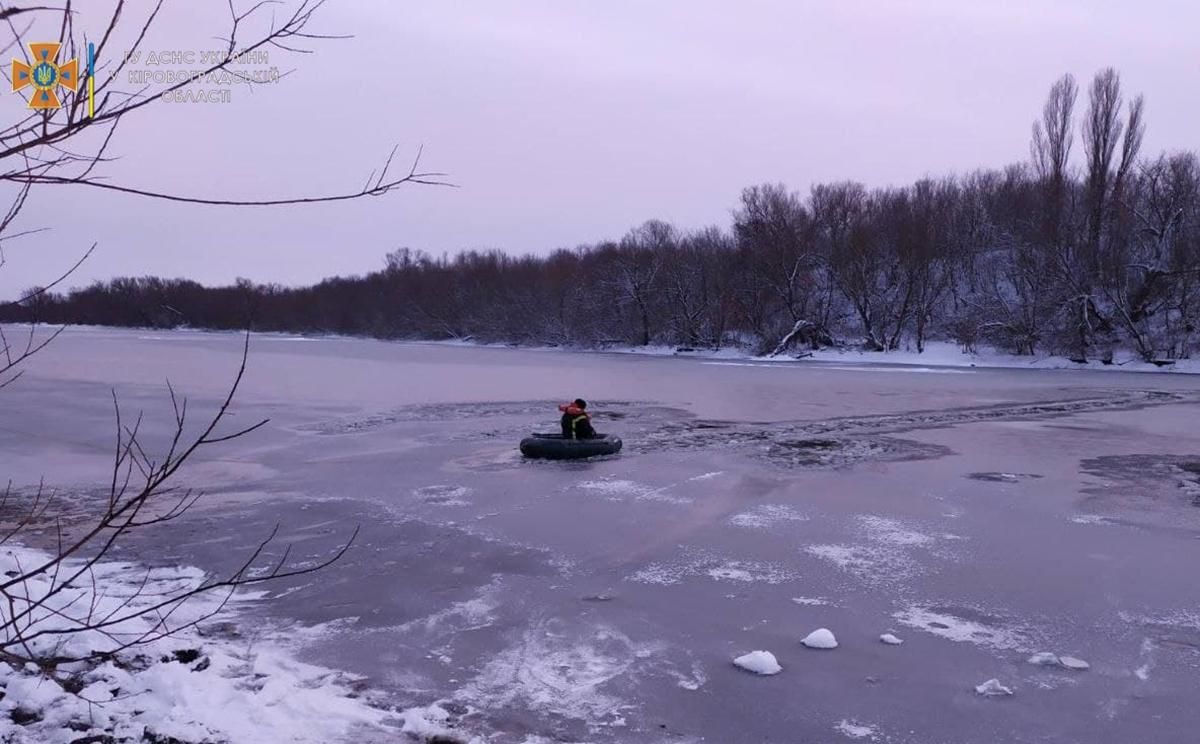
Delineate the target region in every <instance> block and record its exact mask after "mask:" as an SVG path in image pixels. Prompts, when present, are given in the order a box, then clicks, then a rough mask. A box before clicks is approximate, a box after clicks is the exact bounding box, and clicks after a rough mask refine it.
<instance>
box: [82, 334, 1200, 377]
mask: <svg viewBox="0 0 1200 744" xmlns="http://www.w3.org/2000/svg"><path fill="white" fill-rule="evenodd" d="M113 331H116V332H119V333H130V334H134V335H136V336H137V337H138V338H139V339H141V340H145V341H187V340H196V339H203V338H208V337H213V336H222V335H225V336H228V335H234V336H240V335H241V334H242V332H241V331H222V330H207V329H202V328H176V329H169V330H156V329H148V328H140V329H139V328H118V327H113V326H84V325H76V326H71V327H70V332H71V333H87V334H91V335H99V334H103V333H106V332H113ZM252 336H253V337H254V339H261V340H264V341H280V342H295V341H314V340H326V341H328V340H337V341H374V342H376V343H381V344H411V345H430V346H450V347H464V348H477V349H520V350H522V351H538V352H548V353H549V352H570V353H577V354H627V355H632V356H652V357H666V356H673V357H684V358H694V359H701V360H704V361H706V362H709V363H712V364H739V365H747V366H779V367H784V368H786V367H789V366H803V365H806V364H812V363H814V362H815V363H818V364H819V365H820V366H822V367H824V368H826V369H828V368H830V363H836V364H839V365H845V367H844V368H845V369H851V368H855V369H871V370H881V369H887V368H889V367H894V368H896V369H897V371H911V372H915V371H922V372H937V371H942V370H947V369H966V368H972V367H974V368H982V369H992V368H997V369H1078V370H1096V371H1104V372H1159V373H1175V374H1200V359H1180V360H1176V361H1174V362H1173V363H1170V364H1164V365H1163V366H1159V365H1156V364H1150V363H1147V362H1144V361H1142V360H1141V359H1140V358H1139V357H1137V356H1136V355H1134V354H1133V353H1132V352H1129V351H1124V352H1119V353H1118V354H1116V356H1115V357H1114V360H1113V362H1112V363H1111V364H1105V363H1103V362H1101V361H1099V360H1092V361H1089V362H1087V363H1083V364H1081V363H1078V362H1073V361H1071V360H1070V359H1067V358H1066V357H1062V356H1054V355H1038V356H1017V355H1015V354H1010V353H1008V352H1005V351H1001V350H999V349H994V348H990V347H986V346H981V347H980V348H979V350H977V351H975V352H973V353H969V354H968V353H965V352H963V350H962V348H961V347H960V346H959V345H958V344H957V343H953V342H950V341H930V342H928V343H926V345H925V350H924V351H923V352H917V351H916V350H914V349H911V348H906V349H899V350H896V351H883V352H878V351H862V350H860V349H855V348H839V349H833V348H827V349H819V350H817V351H807V350H804V351H794V352H791V353H788V354H780V355H779V356H759V355H756V354H753V353H751V352H748V351H745V350H742V349H739V348H736V347H726V348H722V349H702V348H690V347H679V346H670V345H663V344H650V345H648V346H633V345H609V346H599V347H591V346H565V345H564V346H557V345H549V344H546V345H539V344H518V343H508V342H485V341H478V340H475V339H470V338H468V339H446V340H426V339H381V338H374V337H370V336H349V335H346V334H339V333H302V332H301V333H288V332H282V331H255V332H254V333H253V334H252Z"/></svg>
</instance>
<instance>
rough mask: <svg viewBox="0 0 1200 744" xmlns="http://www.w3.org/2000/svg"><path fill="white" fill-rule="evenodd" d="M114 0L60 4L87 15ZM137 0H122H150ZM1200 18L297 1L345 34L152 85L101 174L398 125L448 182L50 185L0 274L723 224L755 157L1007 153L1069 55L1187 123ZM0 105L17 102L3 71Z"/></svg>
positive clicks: (884, 7)
mask: <svg viewBox="0 0 1200 744" xmlns="http://www.w3.org/2000/svg"><path fill="white" fill-rule="evenodd" d="M289 1H290V0H289ZM43 4H44V3H43ZM239 4H240V5H242V6H246V5H247V3H246V2H241V3H239ZM110 5H111V2H108V1H102V0H94V2H93V1H91V0H89V2H87V3H77V4H76V7H80V6H82V7H83V9H82V10H81V11H80V14H81V18H80V23H81V24H82V25H85V26H88V25H89V21H90V22H91V24H92V25H93V26H94V24H96V23H98V22H99V21H100V15H101V14H100V12H99V11H100V10H101V9H102V8H107V7H109V6H110ZM129 5H130V8H131V11H129V12H128V17H129V18H130V22H131V23H132V21H133V19H135V18H139V17H140V16H142V15H143V14H144V13H145V12H146V10H147V9H148V8H149V7H150V5H151V3H149V2H148V0H134V1H133V2H131V3H130V4H129ZM224 5H225V3H224V2H215V1H214V0H205V2H203V3H201V2H183V1H182V0H175V2H170V0H168V3H167V7H166V9H165V10H164V11H163V14H162V17H161V22H160V24H159V26H158V28H157V32H156V33H155V34H154V35H153V36H152V37H151V39H150V43H149V45H148V48H149V49H158V50H168V51H173V50H201V49H207V48H211V47H213V46H214V45H215V44H216V42H215V41H213V38H214V37H217V36H220V35H222V34H224V33H225V32H226V23H225V15H224V12H225V11H224ZM89 27H90V26H89ZM1198 27H1200V6H1197V4H1196V3H1194V2H1191V1H1190V0H1153V1H1147V2H1140V3H1132V2H1127V1H1124V0H1121V1H1118V0H1009V1H1007V2H1003V3H1002V2H990V1H989V2H973V1H971V0H873V1H872V0H807V1H805V0H790V1H785V0H778V1H768V0H738V1H737V2H734V1H733V0H727V1H725V2H718V1H716V0H605V1H604V2H599V1H594V2H582V1H580V2H573V1H565V0H558V1H551V0H529V1H524V2H516V1H500V0H478V1H475V2H451V1H450V0H428V1H426V2H414V1H411V0H391V1H388V0H331V1H330V2H329V4H328V5H327V6H326V7H325V8H324V9H323V10H322V11H321V12H320V14H319V15H318V16H317V19H316V22H315V26H314V27H313V28H314V29H315V30H317V31H321V32H327V33H333V34H353V35H354V38H353V39H351V40H345V41H323V42H317V43H316V47H315V48H316V53H315V54H312V55H306V56H301V57H296V56H287V55H285V54H284V53H283V52H279V51H274V50H273V51H272V52H271V53H270V54H271V57H270V60H269V63H270V65H274V66H277V67H279V68H281V69H285V70H286V69H292V68H295V72H294V73H293V74H291V75H290V76H288V77H286V78H285V79H283V80H282V81H280V82H279V83H277V84H272V85H268V86H263V87H260V88H258V89H256V90H255V91H253V92H250V91H246V90H244V89H242V88H240V87H239V88H235V89H234V90H233V91H232V93H231V94H230V95H231V100H230V101H229V102H228V103H218V104H213V103H159V102H155V103H154V104H152V105H151V106H150V107H149V110H148V111H146V113H145V114H144V115H139V116H138V117H137V118H136V119H131V120H129V121H127V122H126V123H124V124H123V125H122V126H121V129H120V130H119V131H118V133H117V137H116V140H115V143H114V148H113V153H114V154H119V155H120V156H121V160H120V161H119V162H117V163H113V164H111V165H109V166H106V168H105V173H106V174H107V175H109V176H111V178H112V180H113V181H115V182H120V183H123V184H125V185H130V186H136V187H145V188H156V189H170V190H173V191H176V192H178V193H181V194H185V195H195V196H205V197H219V198H237V197H245V198H263V197H283V196H302V195H312V194H321V193H332V192H340V191H346V190H349V189H355V188H357V187H359V186H361V184H362V183H363V181H365V179H366V177H367V174H368V173H369V172H370V171H371V170H372V169H373V168H375V167H377V166H378V165H379V164H380V163H381V161H382V160H383V158H384V157H385V156H386V154H387V152H388V151H389V150H390V149H391V147H392V145H393V144H398V145H399V148H400V149H399V151H398V152H399V154H398V156H397V157H398V159H403V160H404V161H405V164H407V161H408V158H410V157H411V156H412V154H413V153H415V151H416V148H417V147H418V146H419V145H422V144H423V145H424V146H425V160H424V165H425V166H426V167H427V168H430V169H435V170H443V171H446V172H448V173H449V174H450V178H451V179H452V180H453V181H454V182H455V183H457V184H459V185H460V188H457V189H441V188H430V187H419V186H416V187H411V188H410V187H406V188H404V189H402V190H400V191H398V192H395V193H393V194H391V195H389V196H386V197H382V198H377V199H369V200H364V201H362V202H358V203H352V204H335V205H322V206H317V207H307V208H299V207H295V208H292V207H289V208H279V209H233V208H219V207H195V206H184V205H175V204H169V203H164V202H151V201H147V200H145V199H139V198H134V197H128V196H120V195H113V194H106V193H101V192H96V191H93V190H87V189H83V188H74V187H44V188H42V189H41V190H40V191H35V192H34V195H33V196H32V197H31V199H30V203H29V205H28V207H27V209H26V212H25V213H24V214H23V215H22V218H21V222H20V224H19V225H17V226H15V229H29V228H34V227H42V226H48V227H51V228H52V229H51V230H50V231H49V232H47V233H43V234H40V235H38V236H35V237H30V238H25V239H22V240H16V241H11V242H7V243H5V244H4V245H3V249H4V253H5V256H6V258H7V264H6V265H5V266H3V267H0V297H10V296H13V295H14V294H16V293H17V292H18V291H19V290H21V289H23V288H25V287H28V286H30V285H34V284H38V283H44V282H46V281H48V280H49V279H50V278H52V277H53V276H55V275H56V273H57V272H59V271H61V269H63V268H65V267H67V266H69V265H70V264H71V263H72V262H73V261H74V259H75V257H77V256H78V255H79V254H80V253H81V252H82V251H83V250H85V249H86V247H87V246H88V245H90V244H91V243H92V242H98V243H99V248H98V250H97V252H96V254H95V255H94V256H93V257H92V259H91V260H90V261H89V262H88V263H87V264H86V265H85V266H84V267H83V268H82V269H81V270H80V272H79V273H78V274H77V275H76V276H75V277H74V281H72V282H71V284H74V285H79V284H84V283H87V282H88V281H91V280H92V279H96V278H109V277H112V276H117V275H146V274H154V275H160V276H168V277H189V278H193V279H196V280H199V281H201V282H204V283H210V284H211V283H227V282H230V281H232V280H233V279H234V278H235V277H239V276H244V277H248V278H250V279H253V280H255V281H264V282H268V281H269V282H279V283H283V284H302V283H310V282H314V281H318V280H320V279H321V278H324V277H326V276H331V275H337V274H341V275H345V274H360V273H364V272H366V271H370V270H373V269H377V268H379V267H381V266H382V261H383V256H384V254H385V253H386V252H388V251H390V250H392V249H394V248H397V247H400V246H410V247H412V248H420V249H424V250H427V251H430V252H432V253H435V254H438V253H441V252H443V251H446V252H456V251H458V250H460V249H468V248H499V249H502V250H505V251H508V252H511V253H515V254H523V253H530V252H532V253H545V252H548V251H550V250H553V249H555V248H558V247H564V246H566V247H571V246H575V245H578V244H581V243H590V242H595V241H598V240H602V239H608V238H618V237H620V236H621V235H622V234H623V233H624V232H625V231H626V230H628V229H629V228H630V227H632V226H634V225H637V224H639V223H641V222H642V221H644V220H646V219H649V218H661V219H666V220H669V221H671V222H673V223H675V224H676V225H678V226H680V227H683V228H695V227H702V226H705V225H711V224H719V225H728V223H729V219H730V210H731V209H732V208H733V207H734V205H735V203H736V200H737V197H738V194H739V192H740V191H741V189H742V188H743V187H745V186H748V185H751V184H755V183H760V182H764V181H783V182H784V183H786V184H788V185H789V186H791V187H792V188H795V189H799V190H802V191H806V190H807V189H808V187H809V186H810V185H811V184H813V183H815V182H819V181H827V180H841V179H855V180H860V181H863V182H865V183H867V184H868V185H889V184H902V183H907V182H910V181H912V180H914V179H917V178H920V177H922V176H926V175H942V174H946V173H950V172H964V171H969V170H974V169H976V168H979V167H998V166H1003V165H1005V164H1008V163H1011V162H1014V161H1017V160H1024V159H1025V158H1026V157H1027V154H1028V142H1029V128H1030V124H1031V122H1032V121H1033V119H1034V118H1035V117H1036V116H1037V115H1038V112H1039V110H1040V108H1041V105H1042V102H1043V100H1044V98H1045V95H1046V92H1047V90H1048V88H1049V86H1050V85H1051V83H1052V82H1053V81H1054V80H1055V79H1056V78H1058V77H1059V76H1061V75H1062V74H1063V73H1066V72H1071V73H1073V74H1075V76H1076V77H1077V78H1078V79H1079V81H1080V87H1081V89H1084V90H1086V85H1087V82H1088V80H1089V79H1090V77H1091V75H1092V74H1093V73H1094V72H1095V71H1096V70H1097V69H1099V68H1101V67H1104V66H1110V65H1111V66H1113V67H1116V68H1117V69H1118V71H1119V72H1120V73H1121V75H1122V81H1123V83H1124V85H1125V89H1126V92H1127V94H1130V95H1131V94H1134V93H1137V92H1141V93H1144V94H1145V96H1146V114H1147V123H1148V127H1147V135H1146V144H1145V149H1144V152H1146V153H1157V152H1158V151H1159V150H1163V149H1167V150H1178V149H1192V148H1195V147H1196V146H1197V142H1196V133H1197V131H1198V130H1197V128H1196V122H1197V121H1200V85H1198V84H1197V82H1198V73H1200V54H1198V53H1200V44H1197V41H1196V32H1195V30H1196V28H1198ZM93 33H96V32H93ZM34 35H36V34H33V35H31V37H30V40H33V41H38V40H42V39H37V38H32V36H34ZM43 35H44V34H43ZM114 53H115V50H114ZM106 61H108V62H111V61H112V60H105V59H101V60H100V62H101V63H102V64H103V63H105V62H106ZM139 67H140V68H141V69H147V68H146V66H145V65H144V64H142V65H139ZM160 69H178V68H172V67H165V68H160ZM126 87H127V88H128V86H126ZM1082 103H1083V102H1082V101H1081V105H1082ZM0 112H3V114H2V115H3V116H4V117H5V121H6V122H8V121H12V120H13V117H14V116H18V115H19V114H20V106H19V105H18V102H17V101H15V100H14V97H13V96H12V94H8V93H0Z"/></svg>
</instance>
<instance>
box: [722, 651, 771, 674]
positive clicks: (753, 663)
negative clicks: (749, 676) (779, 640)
mask: <svg viewBox="0 0 1200 744" xmlns="http://www.w3.org/2000/svg"><path fill="white" fill-rule="evenodd" d="M733 663H734V664H736V665H737V666H739V667H741V668H742V669H745V670H746V671H748V672H754V673H755V674H762V675H771V674H779V673H780V672H782V671H783V667H781V666H779V662H778V661H776V660H775V654H773V653H771V652H770V651H751V652H750V653H748V654H745V655H743V656H739V657H737V658H736V659H734V660H733Z"/></svg>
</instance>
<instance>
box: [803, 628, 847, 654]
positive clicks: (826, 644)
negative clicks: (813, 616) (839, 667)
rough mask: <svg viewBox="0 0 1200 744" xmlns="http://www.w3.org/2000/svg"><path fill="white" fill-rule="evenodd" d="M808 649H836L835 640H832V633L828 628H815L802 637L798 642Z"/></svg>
mask: <svg viewBox="0 0 1200 744" xmlns="http://www.w3.org/2000/svg"><path fill="white" fill-rule="evenodd" d="M800 642H801V643H803V644H804V645H805V646H807V647H808V648H821V649H829V648H837V645H838V642H837V638H834V636H833V633H832V632H831V631H830V630H829V629H828V628H817V629H816V630H814V631H813V632H811V633H809V634H808V635H806V636H805V637H804V640H802V641H800Z"/></svg>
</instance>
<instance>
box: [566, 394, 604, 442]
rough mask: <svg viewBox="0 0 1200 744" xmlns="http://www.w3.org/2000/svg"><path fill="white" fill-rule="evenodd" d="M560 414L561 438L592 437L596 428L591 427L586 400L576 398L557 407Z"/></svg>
mask: <svg viewBox="0 0 1200 744" xmlns="http://www.w3.org/2000/svg"><path fill="white" fill-rule="evenodd" d="M558 410H560V411H562V412H563V415H562V420H561V423H562V435H563V439H593V438H595V436H596V430H595V429H593V428H592V417H591V416H589V415H588V412H587V401H586V400H584V399H583V398H576V399H575V400H574V401H572V402H570V403H563V404H562V405H561V406H559V407H558Z"/></svg>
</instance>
